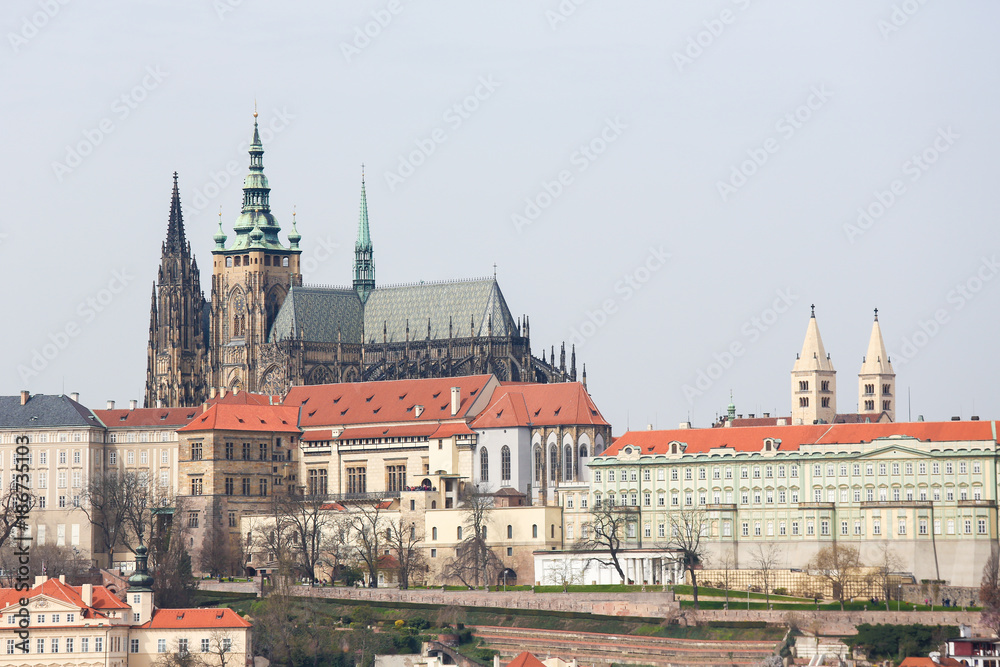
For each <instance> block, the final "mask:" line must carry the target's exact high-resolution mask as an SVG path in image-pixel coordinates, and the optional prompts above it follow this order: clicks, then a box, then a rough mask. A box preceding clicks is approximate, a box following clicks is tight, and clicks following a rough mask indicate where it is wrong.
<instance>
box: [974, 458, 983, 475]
mask: <svg viewBox="0 0 1000 667" xmlns="http://www.w3.org/2000/svg"><path fill="white" fill-rule="evenodd" d="M982 472H983V465H982V464H981V463H980V462H979V461H974V462H973V463H972V474H973V475H979V474H980V473H982Z"/></svg>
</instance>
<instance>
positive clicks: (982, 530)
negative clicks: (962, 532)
mask: <svg viewBox="0 0 1000 667" xmlns="http://www.w3.org/2000/svg"><path fill="white" fill-rule="evenodd" d="M976 526H977V528H978V530H977V532H978V533H979V534H980V535H985V534H986V519H984V518H983V517H979V518H978V519H976Z"/></svg>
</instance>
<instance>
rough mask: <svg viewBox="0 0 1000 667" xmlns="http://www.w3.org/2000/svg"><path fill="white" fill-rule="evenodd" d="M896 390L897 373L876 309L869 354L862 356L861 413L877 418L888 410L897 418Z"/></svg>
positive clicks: (890, 416)
mask: <svg viewBox="0 0 1000 667" xmlns="http://www.w3.org/2000/svg"><path fill="white" fill-rule="evenodd" d="M895 393H896V373H895V372H894V371H893V370H892V364H891V363H890V360H889V355H888V354H886V351H885V341H884V340H883V339H882V328H881V327H880V326H879V323H878V308H876V309H875V323H874V324H872V335H871V338H870V339H869V340H868V353H867V354H866V355H865V356H864V359H862V361H861V372H860V373H858V412H860V413H861V414H869V415H875V416H876V417H877V416H878V415H880V414H882V413H883V412H885V413H888V415H889V419H890V420H892V421H896V406H895V403H894V401H895V398H894V396H893V395H894V394H895Z"/></svg>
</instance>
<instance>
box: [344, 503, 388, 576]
mask: <svg viewBox="0 0 1000 667" xmlns="http://www.w3.org/2000/svg"><path fill="white" fill-rule="evenodd" d="M383 505H384V503H383V501H380V500H377V501H375V503H374V504H371V505H368V504H361V505H358V506H357V507H356V508H354V509H353V510H352V511H351V528H352V532H353V534H354V540H353V545H354V552H355V554H357V556H358V559H359V560H360V561H361V562H363V563H364V564H365V568H367V570H368V587H369V588H377V587H378V566H379V558H380V557H381V556H382V552H383V551H384V549H385V541H386V540H387V539H388V530H389V521H388V519H387V518H386V517H385V516H384V515H383V513H382V511H383V510H384V509H385V507H384V506H383Z"/></svg>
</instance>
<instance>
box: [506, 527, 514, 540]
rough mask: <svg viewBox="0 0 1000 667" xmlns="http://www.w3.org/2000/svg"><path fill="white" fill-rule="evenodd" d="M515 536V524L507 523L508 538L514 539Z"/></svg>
mask: <svg viewBox="0 0 1000 667" xmlns="http://www.w3.org/2000/svg"><path fill="white" fill-rule="evenodd" d="M513 537H514V526H511V525H510V524H507V539H508V540H510V539H513Z"/></svg>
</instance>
